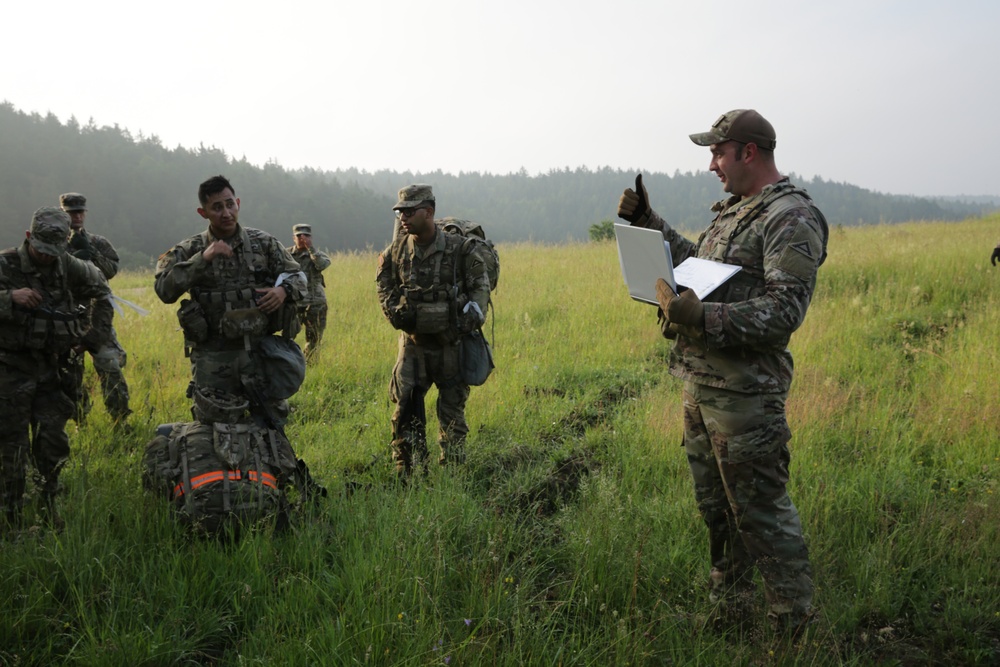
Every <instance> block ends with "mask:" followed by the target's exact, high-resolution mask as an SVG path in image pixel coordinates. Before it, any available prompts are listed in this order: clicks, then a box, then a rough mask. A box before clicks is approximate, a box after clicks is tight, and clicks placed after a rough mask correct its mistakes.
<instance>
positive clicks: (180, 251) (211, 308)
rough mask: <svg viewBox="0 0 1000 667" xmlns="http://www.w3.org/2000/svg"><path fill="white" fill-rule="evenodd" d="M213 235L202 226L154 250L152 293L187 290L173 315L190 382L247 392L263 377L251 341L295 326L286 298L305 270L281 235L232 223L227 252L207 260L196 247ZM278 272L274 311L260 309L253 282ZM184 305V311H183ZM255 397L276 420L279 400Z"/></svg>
mask: <svg viewBox="0 0 1000 667" xmlns="http://www.w3.org/2000/svg"><path fill="white" fill-rule="evenodd" d="M215 240H216V239H215V237H214V236H213V235H212V233H211V231H209V230H206V231H204V232H202V233H201V234H196V235H194V236H192V237H190V238H188V239H186V240H184V241H181V242H180V243H179V244H177V245H176V246H174V247H173V248H172V249H171V250H168V251H167V252H165V253H164V254H163V255H161V256H160V259H159V261H158V263H157V266H156V283H155V290H156V295H157V296H159V297H160V299H161V300H162V301H163V302H164V303H174V302H176V301H177V300H178V299H179V298H180V297H181V296H182V295H183V294H184V293H185V292H189V293H190V296H191V300H190V301H188V300H184V301H183V302H182V305H181V311H182V312H181V313H179V314H178V316H179V317H180V318H181V320H182V328H183V329H184V334H185V336H184V338H185V340H184V344H185V352H186V354H187V355H188V356H190V357H191V373H192V377H193V384H194V385H197V386H199V387H210V388H213V389H218V390H221V391H225V392H229V393H230V394H235V395H247V389H248V387H251V386H252V387H257V388H261V387H265V386H266V385H267V382H266V378H264V377H263V372H262V369H261V367H260V363H259V361H258V360H257V354H256V353H255V344H256V343H257V342H258V341H259V340H260V339H261V338H263V337H264V336H266V335H268V334H271V333H274V332H277V331H283V333H284V335H285V336H289V337H294V336H295V334H296V333H297V332H298V318H297V317H296V315H295V309H294V302H296V301H298V300H300V299H301V298H302V295H303V294H304V293H305V288H306V285H305V276H304V275H303V274H302V272H301V271H300V270H299V265H298V264H297V263H296V262H295V260H294V259H292V257H291V255H290V254H289V253H288V251H287V250H285V249H284V247H282V245H281V243H280V242H279V241H278V240H277V239H275V238H274V237H273V236H271V235H270V234H268V233H266V232H263V231H260V230H259V229H251V228H249V227H243V226H242V225H237V226H236V231H235V233H234V235H233V236H232V238H231V239H230V240H229V241H228V243H229V244H230V245H231V246H232V249H233V256H232V257H222V256H216V257H215V258H214V259H213V260H212V261H211V262H208V261H206V260H205V258H204V255H203V252H204V250H205V249H206V248H207V247H208V246H209V245H210V244H211V243H213V242H214V241H215ZM279 278H280V279H281V281H282V282H281V284H282V285H284V286H286V287H287V289H286V291H287V292H288V297H287V300H286V302H285V305H284V306H282V308H281V309H279V310H278V311H277V312H276V313H271V314H270V315H265V314H263V313H262V312H261V311H260V310H259V309H258V308H257V307H256V302H255V296H256V293H255V292H254V290H255V289H258V288H268V287H274V286H275V284H276V283H277V281H278V280H279ZM290 302H291V303H290ZM184 312H187V313H188V314H190V315H191V317H190V318H189V319H185V317H184V316H183V315H182V313H184ZM185 322H186V324H185ZM192 322H196V324H192ZM251 398H254V397H251ZM256 403H257V405H256V406H255V408H254V409H255V410H258V409H260V408H266V410H267V411H268V412H269V416H270V417H271V418H272V419H273V420H274V422H275V423H276V424H277V425H282V424H284V421H285V418H286V417H287V402H286V401H284V400H268V399H266V398H265V399H264V400H259V401H256ZM263 403H266V405H262V404H263Z"/></svg>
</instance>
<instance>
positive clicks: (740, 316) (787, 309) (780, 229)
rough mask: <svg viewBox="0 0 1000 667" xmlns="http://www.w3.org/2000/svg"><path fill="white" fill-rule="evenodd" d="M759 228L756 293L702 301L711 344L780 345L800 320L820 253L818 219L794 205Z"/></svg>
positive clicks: (707, 339)
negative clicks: (760, 275)
mask: <svg viewBox="0 0 1000 667" xmlns="http://www.w3.org/2000/svg"><path fill="white" fill-rule="evenodd" d="M762 233H763V236H764V238H763V264H764V288H763V290H762V293H760V294H754V293H751V295H750V298H749V299H747V300H746V301H739V302H735V303H706V304H705V342H706V344H707V345H708V346H709V347H711V348H725V347H731V346H750V347H767V346H769V345H775V344H780V345H782V346H783V345H786V344H787V341H788V338H789V337H790V336H791V334H792V332H793V331H795V330H796V329H798V328H799V326H800V325H801V324H802V321H803V320H804V319H805V316H806V310H807V309H808V308H809V301H810V299H811V298H812V293H813V289H814V288H815V287H816V271H817V269H818V268H819V265H820V264H821V263H822V261H823V259H824V258H825V256H826V234H825V233H824V227H823V223H821V222H820V221H819V220H817V218H816V217H815V216H814V215H813V214H812V212H811V211H810V210H809V209H806V208H796V209H792V210H790V211H788V212H786V213H785V214H783V215H781V216H780V217H778V218H775V219H773V220H767V221H765V222H764V225H763V229H762Z"/></svg>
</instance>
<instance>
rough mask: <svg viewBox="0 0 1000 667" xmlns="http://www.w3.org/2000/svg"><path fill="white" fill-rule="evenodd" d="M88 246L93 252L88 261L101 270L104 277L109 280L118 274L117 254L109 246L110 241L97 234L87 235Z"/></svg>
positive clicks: (113, 248) (111, 246)
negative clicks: (88, 239) (88, 237)
mask: <svg viewBox="0 0 1000 667" xmlns="http://www.w3.org/2000/svg"><path fill="white" fill-rule="evenodd" d="M88 236H90V245H91V248H92V250H93V252H92V254H91V257H90V261H92V262H93V263H94V265H95V266H96V267H97V268H99V269H100V270H101V273H103V274H104V277H105V278H107V279H108V280H111V279H112V278H114V277H115V276H116V275H117V274H118V262H119V257H118V252H117V251H116V250H115V247H114V246H113V245H111V241H109V240H107V239H106V238H104V237H103V236H99V235H97V234H88Z"/></svg>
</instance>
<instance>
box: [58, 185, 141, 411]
mask: <svg viewBox="0 0 1000 667" xmlns="http://www.w3.org/2000/svg"><path fill="white" fill-rule="evenodd" d="M59 206H60V208H62V210H64V211H66V213H67V214H69V220H70V229H71V235H70V239H69V253H70V254H71V255H73V256H74V257H76V258H77V259H82V260H85V261H89V262H93V263H94V266H96V267H97V268H98V269H100V271H101V273H102V274H104V278H105V279H106V280H109V281H110V280H111V279H112V278H114V277H115V275H117V273H118V261H119V260H118V253H117V251H115V248H114V246H113V245H111V242H110V241H108V240H107V239H106V238H104V237H103V236H101V235H99V234H93V233H91V232H89V231H87V230H86V229H84V223H85V221H86V219H87V198H86V197H84V196H83V195H82V194H80V193H79V192H67V193H66V194H63V195H60V196H59ZM91 308H92V304H87V310H88V314H89V311H90V310H91ZM88 352H90V356H91V358H92V359H93V361H94V370H95V371H96V372H97V377H98V379H99V380H100V382H101V394H102V395H103V397H104V407H105V408H107V411H108V414H109V415H110V416H111V419H112V420H114V421H115V423H122V422H123V421H124V420H125V419H126V418H127V417H128V416H129V415H130V414H132V410H130V409H129V406H128V402H129V393H128V383H127V382H126V381H125V375H124V374H123V373H122V369H123V368H124V367H125V364H126V363H127V361H128V355H127V354H126V353H125V348H123V347H122V346H121V344H120V343H119V342H118V336H117V334H116V333H115V330H114V328H113V327H112V329H111V339H110V340H109V341H108V343H107V344H106V345H104V346H103V347H101V348H100V349H99V350H88ZM72 368H73V372H74V373H75V374H76V377H77V379H78V381H79V385H78V386H79V389H78V392H77V396H78V403H77V410H76V415H77V421H82V420H83V419H85V418H86V416H87V413H88V412H89V411H90V395H89V394H88V393H87V391H86V388H85V387H84V386H83V355H80V356H79V357H75V358H74V359H73V361H72Z"/></svg>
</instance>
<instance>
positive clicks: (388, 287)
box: [375, 245, 402, 321]
mask: <svg viewBox="0 0 1000 667" xmlns="http://www.w3.org/2000/svg"><path fill="white" fill-rule="evenodd" d="M375 286H376V288H377V290H378V304H379V306H380V307H381V308H382V314H384V315H385V318H386V319H387V320H390V321H391V315H392V313H393V312H394V311H395V310H396V308H398V307H399V301H400V298H401V297H402V291H401V290H400V285H399V280H397V279H396V270H395V267H394V266H393V263H392V246H391V245H390V246H388V247H387V248H386V249H385V250H383V251H382V252H381V253H380V254H379V256H378V269H377V270H376V272H375Z"/></svg>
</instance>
